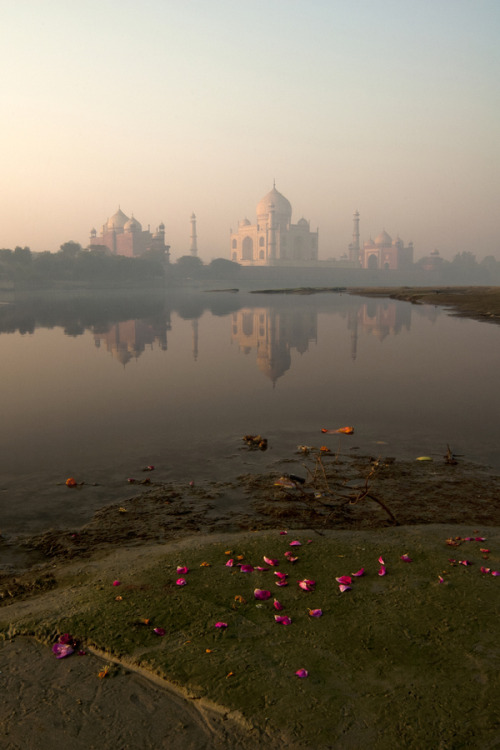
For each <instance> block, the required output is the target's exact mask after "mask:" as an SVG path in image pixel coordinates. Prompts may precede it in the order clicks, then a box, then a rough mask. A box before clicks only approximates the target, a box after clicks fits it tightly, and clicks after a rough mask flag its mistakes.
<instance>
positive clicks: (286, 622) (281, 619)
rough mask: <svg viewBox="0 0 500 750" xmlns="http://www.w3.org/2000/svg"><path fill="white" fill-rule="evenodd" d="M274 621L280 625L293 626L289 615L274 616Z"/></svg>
mask: <svg viewBox="0 0 500 750" xmlns="http://www.w3.org/2000/svg"><path fill="white" fill-rule="evenodd" d="M274 619H275V620H276V622H278V623H279V624H280V625H291V624H292V620H291V618H290V617H288V615H274Z"/></svg>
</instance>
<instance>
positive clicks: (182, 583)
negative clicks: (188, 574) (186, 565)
mask: <svg viewBox="0 0 500 750" xmlns="http://www.w3.org/2000/svg"><path fill="white" fill-rule="evenodd" d="M186 583H187V581H186V579H185V578H178V579H177V580H176V584H177V586H185V585H186Z"/></svg>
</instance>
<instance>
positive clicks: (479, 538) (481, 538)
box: [474, 536, 486, 542]
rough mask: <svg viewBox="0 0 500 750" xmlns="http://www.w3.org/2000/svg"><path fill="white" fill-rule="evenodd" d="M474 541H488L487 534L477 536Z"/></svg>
mask: <svg viewBox="0 0 500 750" xmlns="http://www.w3.org/2000/svg"><path fill="white" fill-rule="evenodd" d="M474 541H475V542H485V541H486V537H485V536H476V537H475V538H474Z"/></svg>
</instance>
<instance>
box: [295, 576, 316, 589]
mask: <svg viewBox="0 0 500 750" xmlns="http://www.w3.org/2000/svg"><path fill="white" fill-rule="evenodd" d="M298 584H299V586H300V588H301V589H302V590H303V591H314V587H315V586H316V581H311V579H309V578H304V579H303V580H302V581H298Z"/></svg>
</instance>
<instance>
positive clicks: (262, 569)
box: [255, 565, 269, 573]
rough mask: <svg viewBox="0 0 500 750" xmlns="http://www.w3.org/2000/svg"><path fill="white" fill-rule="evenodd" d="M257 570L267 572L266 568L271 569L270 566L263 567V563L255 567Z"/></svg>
mask: <svg viewBox="0 0 500 750" xmlns="http://www.w3.org/2000/svg"><path fill="white" fill-rule="evenodd" d="M255 570H258V571H259V573H265V572H266V570H269V568H263V567H262V565H257V567H256V568H255Z"/></svg>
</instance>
